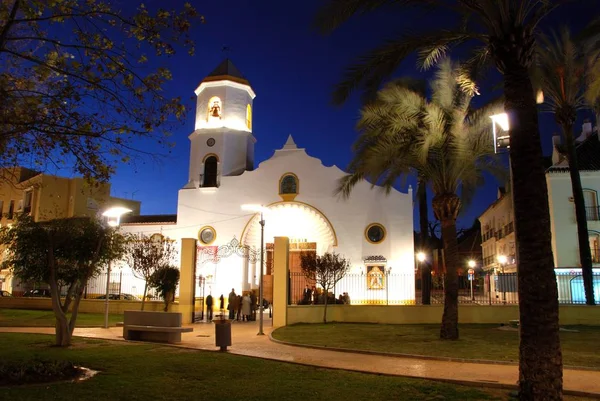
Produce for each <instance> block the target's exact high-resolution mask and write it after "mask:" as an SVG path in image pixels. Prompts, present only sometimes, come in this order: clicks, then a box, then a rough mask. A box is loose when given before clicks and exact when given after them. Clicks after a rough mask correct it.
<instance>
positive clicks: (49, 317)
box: [0, 309, 123, 327]
mask: <svg viewBox="0 0 600 401" xmlns="http://www.w3.org/2000/svg"><path fill="white" fill-rule="evenodd" d="M55 321H56V319H55V317H54V312H52V311H45V310H28V309H0V327H54V324H55ZM122 321H123V315H108V323H109V325H110V326H114V325H115V324H116V323H117V322H122ZM103 325H104V314H102V313H79V314H78V315H77V322H76V326H77V327H92V326H103Z"/></svg>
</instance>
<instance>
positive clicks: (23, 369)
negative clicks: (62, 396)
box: [0, 358, 81, 385]
mask: <svg viewBox="0 0 600 401" xmlns="http://www.w3.org/2000/svg"><path fill="white" fill-rule="evenodd" d="M80 372H81V371H80V370H79V369H77V368H76V367H75V365H73V363H72V362H69V361H50V360H42V359H37V358H36V359H30V360H27V361H19V362H0V385H14V384H29V383H45V382H49V381H57V380H68V379H73V378H76V377H77V376H79V374H80Z"/></svg>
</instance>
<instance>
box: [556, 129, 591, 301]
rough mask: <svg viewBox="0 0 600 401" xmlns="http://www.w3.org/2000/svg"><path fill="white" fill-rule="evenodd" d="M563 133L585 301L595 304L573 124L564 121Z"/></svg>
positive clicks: (588, 241)
mask: <svg viewBox="0 0 600 401" xmlns="http://www.w3.org/2000/svg"><path fill="white" fill-rule="evenodd" d="M562 129H563V133H564V135H565V140H566V142H567V144H566V145H567V159H568V161H569V174H570V175H571V188H572V191H573V200H574V202H575V218H576V220H577V239H578V241H579V263H581V273H582V276H583V288H584V290H585V303H586V304H587V305H594V275H593V273H592V252H591V250H590V239H589V234H588V228H587V216H586V212H585V199H584V198H583V187H582V185H581V176H580V175H579V166H578V165H577V164H578V163H577V152H576V151H575V142H574V140H573V124H572V123H569V122H564V123H563V124H562Z"/></svg>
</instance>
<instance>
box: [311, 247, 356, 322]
mask: <svg viewBox="0 0 600 401" xmlns="http://www.w3.org/2000/svg"><path fill="white" fill-rule="evenodd" d="M300 267H301V268H302V273H304V276H305V277H306V278H307V279H309V280H311V281H314V282H316V283H317V285H319V286H320V287H321V288H322V289H323V293H324V300H325V309H324V310H323V323H327V302H328V298H329V291H333V289H334V288H335V285H336V284H337V283H338V281H340V280H341V279H342V278H343V277H344V276H345V275H346V273H347V272H348V269H349V268H350V262H349V261H348V260H347V259H344V258H343V257H342V256H341V255H339V254H337V253H335V252H333V253H329V252H326V253H324V254H323V255H317V254H316V253H314V252H302V253H301V254H300Z"/></svg>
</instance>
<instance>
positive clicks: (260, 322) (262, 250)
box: [258, 210, 265, 336]
mask: <svg viewBox="0 0 600 401" xmlns="http://www.w3.org/2000/svg"><path fill="white" fill-rule="evenodd" d="M259 223H260V287H259V288H258V297H259V300H258V302H259V308H260V310H259V312H260V313H259V319H258V335H259V336H262V335H264V334H265V333H263V313H264V311H263V309H264V305H263V269H264V255H265V219H264V217H263V212H262V210H261V212H260V222H259Z"/></svg>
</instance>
